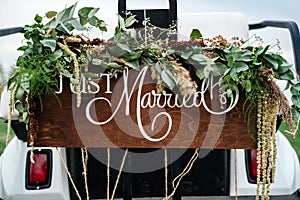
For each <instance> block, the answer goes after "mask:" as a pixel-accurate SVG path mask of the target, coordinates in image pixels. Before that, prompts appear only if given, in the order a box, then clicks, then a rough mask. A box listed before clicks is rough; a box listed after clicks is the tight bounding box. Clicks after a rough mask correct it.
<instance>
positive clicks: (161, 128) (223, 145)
mask: <svg viewBox="0 0 300 200" xmlns="http://www.w3.org/2000/svg"><path fill="white" fill-rule="evenodd" d="M136 75H137V73H136V72H130V76H131V79H130V81H129V82H130V84H129V85H132V84H133V82H134V81H135V80H136V79H135V78H134V77H135V76H136ZM132 77H133V78H132ZM148 82H149V84H144V85H143V92H142V93H143V94H145V93H147V92H151V91H152V90H153V89H154V90H155V85H154V84H153V83H151V78H150V75H149V74H147V76H146V79H145V83H148ZM99 85H100V88H101V90H100V92H98V93H97V94H82V103H81V106H80V108H76V95H75V94H72V92H71V91H70V89H69V87H68V84H66V82H64V92H63V93H62V94H59V95H58V97H59V99H60V101H61V106H60V105H59V103H58V102H57V99H56V98H55V97H54V96H44V97H43V108H44V109H43V110H44V111H43V112H40V110H39V109H38V110H37V111H36V117H37V119H38V121H39V127H40V128H39V131H38V133H37V136H38V139H37V141H36V142H35V146H51V147H53V146H57V147H82V146H87V147H118V148H212V149H216V148H217V149H241V148H242V149H251V148H255V147H256V141H255V136H254V135H253V134H248V132H251V133H255V128H253V127H255V123H254V124H252V125H251V126H250V129H249V127H248V126H247V123H246V122H247V118H246V117H245V116H244V114H243V112H242V110H243V104H244V98H242V97H241V98H240V99H239V102H238V105H237V106H236V107H235V108H234V109H233V110H231V111H230V112H229V113H227V114H223V115H212V114H209V113H208V112H207V111H206V110H205V109H204V107H203V106H200V107H199V108H196V107H192V108H176V107H175V108H169V107H165V108H164V109H162V108H158V107H157V106H156V107H154V108H151V109H149V108H145V109H142V110H141V119H142V123H143V127H144V128H145V131H146V132H147V133H151V134H149V135H150V136H151V137H153V138H158V137H161V136H162V135H163V134H164V133H165V132H166V130H167V128H168V122H167V119H166V117H164V116H160V117H158V119H157V121H156V123H155V125H154V131H151V124H152V122H153V118H154V116H155V115H157V114H158V113H159V112H162V111H165V112H167V113H169V114H170V116H171V118H172V122H173V124H172V128H171V132H170V134H169V135H168V136H167V137H166V138H165V139H164V140H162V141H159V142H151V141H148V140H147V139H145V138H144V137H143V136H142V135H141V132H140V130H139V129H138V126H137V113H136V99H137V91H135V92H134V93H133V94H132V96H131V101H130V106H129V112H130V116H126V115H125V108H126V105H125V102H123V103H122V104H121V106H120V108H119V110H118V112H117V114H116V115H115V116H114V118H113V119H112V120H111V121H110V122H109V123H107V124H105V125H93V124H92V123H90V122H89V121H88V120H87V118H86V106H87V104H88V102H89V101H91V100H92V99H94V98H96V97H105V98H107V99H110V100H111V101H112V105H111V107H112V108H113V109H112V108H111V107H110V106H109V105H108V103H107V102H104V101H96V102H95V104H93V105H94V107H93V106H92V109H91V111H92V112H91V113H92V114H91V116H92V117H93V119H96V120H98V121H105V120H107V119H108V118H109V117H110V116H111V115H112V113H113V112H114V110H115V108H116V106H117V105H118V103H119V101H120V98H121V95H122V91H123V81H122V78H121V79H112V82H111V88H114V89H113V92H112V93H105V92H104V91H106V89H107V88H106V81H105V80H104V79H101V80H100V81H99ZM205 99H206V102H207V103H208V104H207V105H208V106H209V107H211V106H212V104H213V105H215V104H216V103H217V102H212V101H210V98H209V95H206V96H205ZM172 101H173V102H174V98H173V99H172ZM253 115H254V116H255V113H253ZM253 115H252V116H253ZM254 118H255V117H254ZM250 124H251V123H250Z"/></svg>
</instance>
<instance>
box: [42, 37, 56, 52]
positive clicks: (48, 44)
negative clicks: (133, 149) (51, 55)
mask: <svg viewBox="0 0 300 200" xmlns="http://www.w3.org/2000/svg"><path fill="white" fill-rule="evenodd" d="M41 43H42V44H43V46H45V47H49V48H50V49H51V51H52V52H54V51H55V48H56V40H55V39H51V38H45V39H43V40H41Z"/></svg>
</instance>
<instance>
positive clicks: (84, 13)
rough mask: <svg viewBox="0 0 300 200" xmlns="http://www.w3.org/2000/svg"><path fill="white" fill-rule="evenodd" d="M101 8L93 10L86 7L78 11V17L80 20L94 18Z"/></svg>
mask: <svg viewBox="0 0 300 200" xmlns="http://www.w3.org/2000/svg"><path fill="white" fill-rule="evenodd" d="M98 10H99V8H93V7H84V8H81V9H79V10H78V16H79V17H80V18H86V19H87V18H90V17H93V16H94V15H95V14H96V13H97V12H98Z"/></svg>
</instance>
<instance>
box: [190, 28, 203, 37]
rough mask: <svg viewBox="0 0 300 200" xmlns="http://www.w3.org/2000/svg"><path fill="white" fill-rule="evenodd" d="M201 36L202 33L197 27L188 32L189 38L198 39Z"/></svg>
mask: <svg viewBox="0 0 300 200" xmlns="http://www.w3.org/2000/svg"><path fill="white" fill-rule="evenodd" d="M200 38H202V34H201V32H200V31H199V30H198V29H193V30H192V32H191V34H190V39H200Z"/></svg>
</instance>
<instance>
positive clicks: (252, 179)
mask: <svg viewBox="0 0 300 200" xmlns="http://www.w3.org/2000/svg"><path fill="white" fill-rule="evenodd" d="M245 162H246V163H245V164H246V174H247V180H248V182H249V183H252V184H256V178H255V177H252V176H251V173H250V162H251V149H246V150H245Z"/></svg>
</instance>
